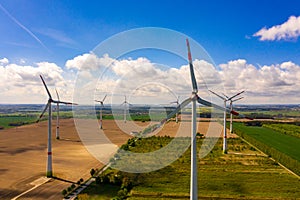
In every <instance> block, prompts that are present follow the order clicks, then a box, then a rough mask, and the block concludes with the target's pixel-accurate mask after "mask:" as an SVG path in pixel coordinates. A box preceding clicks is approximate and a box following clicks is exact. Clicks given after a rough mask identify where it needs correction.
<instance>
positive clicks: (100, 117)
mask: <svg viewBox="0 0 300 200" xmlns="http://www.w3.org/2000/svg"><path fill="white" fill-rule="evenodd" d="M106 96H107V95H105V96H104V98H103V99H102V101H99V100H95V101H96V102H99V103H100V114H99V115H100V116H99V119H100V129H103V127H102V109H103V107H104V105H103V104H104V101H105V98H106Z"/></svg>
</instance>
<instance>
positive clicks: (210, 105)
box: [197, 97, 230, 113]
mask: <svg viewBox="0 0 300 200" xmlns="http://www.w3.org/2000/svg"><path fill="white" fill-rule="evenodd" d="M197 101H198V103H200V104H202V105H205V106H208V107H213V108H216V109H218V110H222V111H224V110H226V112H228V113H230V110H229V109H227V108H224V107H221V106H218V105H217V104H214V103H211V102H209V101H206V100H204V99H201V98H200V97H198V99H197Z"/></svg>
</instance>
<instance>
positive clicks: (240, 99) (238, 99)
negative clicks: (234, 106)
mask: <svg viewBox="0 0 300 200" xmlns="http://www.w3.org/2000/svg"><path fill="white" fill-rule="evenodd" d="M243 98H244V97H240V98H237V99H233V100H231V101H232V102H235V101H238V100H241V99H243Z"/></svg>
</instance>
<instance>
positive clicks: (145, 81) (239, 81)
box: [0, 53, 300, 104]
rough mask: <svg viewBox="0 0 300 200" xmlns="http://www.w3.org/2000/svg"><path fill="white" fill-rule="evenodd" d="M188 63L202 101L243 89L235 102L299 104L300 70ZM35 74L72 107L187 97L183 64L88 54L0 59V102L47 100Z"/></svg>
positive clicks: (282, 66)
mask: <svg viewBox="0 0 300 200" xmlns="http://www.w3.org/2000/svg"><path fill="white" fill-rule="evenodd" d="M193 64H194V69H195V76H196V79H197V82H198V88H199V94H200V95H201V96H202V97H203V98H206V99H208V100H209V99H210V98H213V95H211V94H209V92H208V89H211V90H214V91H215V92H218V93H222V92H224V93H226V94H228V95H229V96H230V95H233V94H235V93H237V92H240V91H241V90H245V91H246V93H245V94H244V95H245V97H246V98H244V99H243V100H242V101H241V103H274V102H282V101H286V102H285V103H299V100H300V97H299V95H298V94H299V88H300V66H299V65H297V64H295V63H293V62H291V61H287V62H283V63H280V64H273V65H263V66H260V67H257V66H254V65H253V64H251V63H248V62H247V60H245V59H237V60H232V61H229V62H227V63H224V64H221V65H220V66H219V68H218V69H216V67H215V66H214V65H212V64H211V63H208V62H206V61H204V60H198V59H195V60H194V61H193ZM72 71H74V72H75V73H77V78H76V76H75V73H74V72H72ZM39 74H42V75H43V76H44V78H45V80H46V82H47V84H48V86H49V89H50V90H51V91H52V93H53V95H54V94H55V93H54V87H57V88H58V90H59V92H60V94H61V96H62V99H64V100H72V97H74V98H76V97H78V96H79V98H82V99H79V100H82V102H80V101H76V102H77V103H94V99H95V98H103V96H104V95H105V94H108V100H107V102H109V101H110V100H112V98H111V96H112V95H116V96H117V97H116V98H115V101H111V102H112V103H116V104H118V103H121V102H122V101H123V98H124V94H125V95H127V96H128V98H129V99H130V101H131V103H134V104H135V103H146V104H151V103H158V104H164V103H168V102H171V101H174V100H175V98H176V96H177V95H180V96H181V99H182V100H183V99H184V98H187V97H188V96H190V93H191V80H190V71H189V66H188V65H182V66H181V67H179V68H171V67H168V66H164V65H160V64H156V63H153V62H151V60H149V59H147V58H144V57H139V58H136V59H132V58H127V59H125V58H124V59H119V60H118V59H114V58H111V57H110V56H109V55H103V56H101V57H98V56H97V55H95V54H93V53H89V54H83V55H79V56H76V57H74V58H73V59H71V60H68V61H67V62H66V64H65V68H61V67H59V66H57V65H56V64H55V63H49V62H40V63H36V64H35V65H33V66H31V65H25V64H23V65H22V64H14V63H10V62H9V60H8V59H5V58H3V59H0V84H1V86H2V87H1V88H0V92H1V94H2V96H4V97H5V99H4V100H2V101H4V102H5V103H7V102H10V100H11V99H14V100H15V101H16V102H18V100H19V103H21V102H20V100H21V99H24V98H25V99H27V101H26V102H23V100H22V103H36V102H42V100H41V99H43V95H44V97H45V98H46V97H47V95H46V93H45V90H44V88H43V86H42V84H41V81H40V79H39ZM75 82H76V85H75ZM74 88H75V90H74ZM16 91H17V92H16ZM73 91H75V93H74V94H75V95H73ZM54 96H55V95H54ZM283 97H284V98H283ZM213 100H216V99H213Z"/></svg>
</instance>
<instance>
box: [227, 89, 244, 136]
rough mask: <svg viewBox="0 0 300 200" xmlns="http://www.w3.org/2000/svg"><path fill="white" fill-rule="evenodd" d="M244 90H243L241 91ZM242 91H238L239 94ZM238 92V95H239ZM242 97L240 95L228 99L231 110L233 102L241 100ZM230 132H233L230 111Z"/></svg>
mask: <svg viewBox="0 0 300 200" xmlns="http://www.w3.org/2000/svg"><path fill="white" fill-rule="evenodd" d="M243 92H244V91H243ZM243 92H241V93H239V94H242V93H243ZM239 94H238V95H239ZM242 98H244V97H240V98H237V99H232V98H231V99H230V100H229V102H230V104H229V105H230V106H229V108H230V110H233V102H236V101H238V100H241V99H242ZM230 133H233V128H232V114H231V113H230Z"/></svg>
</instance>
